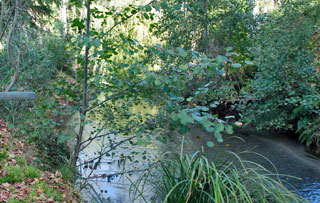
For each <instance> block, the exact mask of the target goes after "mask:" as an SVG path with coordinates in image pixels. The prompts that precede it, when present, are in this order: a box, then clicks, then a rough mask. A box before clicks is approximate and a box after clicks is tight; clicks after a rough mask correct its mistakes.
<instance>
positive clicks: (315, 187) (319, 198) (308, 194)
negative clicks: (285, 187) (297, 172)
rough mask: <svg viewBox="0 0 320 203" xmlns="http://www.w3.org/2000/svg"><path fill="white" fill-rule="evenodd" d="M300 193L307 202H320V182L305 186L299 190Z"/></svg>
mask: <svg viewBox="0 0 320 203" xmlns="http://www.w3.org/2000/svg"><path fill="white" fill-rule="evenodd" d="M298 192H299V193H300V194H301V195H302V196H303V197H304V198H306V199H307V200H309V201H310V202H313V203H319V202H320V183H319V182H310V183H306V184H303V186H302V188H301V189H298Z"/></svg>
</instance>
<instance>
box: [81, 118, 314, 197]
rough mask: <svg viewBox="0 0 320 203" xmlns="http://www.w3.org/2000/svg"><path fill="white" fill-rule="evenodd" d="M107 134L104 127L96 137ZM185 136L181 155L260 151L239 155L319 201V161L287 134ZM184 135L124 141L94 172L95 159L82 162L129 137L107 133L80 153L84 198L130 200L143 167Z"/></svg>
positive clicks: (199, 133)
mask: <svg viewBox="0 0 320 203" xmlns="http://www.w3.org/2000/svg"><path fill="white" fill-rule="evenodd" d="M96 125H98V122H93V123H91V124H88V125H87V126H86V127H85V138H84V139H87V138H88V137H89V136H90V135H91V132H92V131H94V130H95V129H96V128H95V126H96ZM108 132H109V131H108V130H107V129H104V130H103V131H101V132H100V134H107V133H108ZM183 136H184V151H185V153H193V152H195V151H201V150H204V152H205V154H206V156H207V157H208V158H209V159H210V158H212V157H213V155H214V154H215V152H216V150H217V149H218V148H219V149H220V150H228V151H233V152H236V153H240V152H243V151H251V152H255V153H259V154H261V155H262V156H264V157H265V158H262V157H261V156H259V155H257V154H254V153H243V154H242V155H241V157H242V158H243V159H246V160H251V161H255V162H257V163H259V164H261V165H263V166H264V167H266V168H267V169H268V170H270V171H272V172H278V173H279V174H286V175H289V176H295V177H297V178H290V177H288V176H281V177H282V181H283V182H284V184H285V185H286V186H287V187H289V188H290V189H291V190H295V191H296V192H297V193H299V194H300V195H302V196H303V197H304V198H305V199H307V200H308V201H310V202H313V203H318V202H320V159H319V158H318V157H315V156H313V155H311V154H309V153H308V152H307V150H306V147H305V146H303V145H301V144H300V143H298V142H297V141H296V140H293V139H291V138H289V137H288V136H284V135H275V134H270V133H268V132H263V131H259V132H258V131H255V130H251V129H249V128H246V129H241V130H237V131H236V132H235V134H234V135H233V136H225V138H224V139H225V140H224V142H223V143H220V144H219V143H217V142H216V141H215V138H214V136H213V135H211V134H209V133H207V132H205V131H204V130H201V129H199V128H193V129H191V131H190V132H188V133H186V134H184V135H183ZM183 136H182V135H180V134H175V135H174V136H172V138H171V139H170V141H168V143H167V144H163V143H161V142H158V141H155V140H154V141H153V142H152V144H149V145H147V146H133V145H131V144H129V142H128V141H126V142H123V143H122V144H121V145H119V146H118V147H117V148H116V150H112V151H110V153H107V154H106V156H102V158H101V159H100V160H99V162H100V164H99V165H98V166H97V167H96V168H95V163H96V162H97V161H98V160H97V159H96V160H94V161H92V162H91V163H88V164H83V163H85V162H87V161H88V160H91V159H92V158H94V157H97V156H99V153H100V154H101V152H102V154H105V152H108V151H109V150H110V148H111V147H112V146H114V145H115V144H116V143H120V142H122V140H125V139H127V138H128V136H122V135H115V134H110V135H108V136H105V137H103V138H101V139H100V140H96V141H93V142H92V143H91V144H90V145H88V147H87V148H86V149H84V150H83V151H82V152H81V155H80V160H79V164H80V165H81V166H80V167H79V170H80V172H81V175H82V177H83V178H84V179H85V181H84V182H82V183H83V186H85V187H84V188H83V192H84V194H85V199H86V200H87V202H110V203H111V202H112V203H127V202H131V201H132V199H131V197H130V195H129V190H130V185H131V181H133V182H134V181H136V180H137V178H138V177H139V175H141V174H142V173H143V172H144V169H147V168H148V167H150V165H151V164H152V163H153V162H154V161H155V160H156V159H157V158H158V157H160V156H161V154H163V153H166V152H168V151H171V152H177V153H178V152H179V151H180V146H181V141H182V137H183ZM208 141H213V142H215V146H214V147H213V148H209V147H207V145H206V143H207V142H208ZM271 162H272V164H271ZM275 168H276V169H275ZM145 195H146V199H150V198H151V196H152V193H150V194H145ZM135 202H143V201H142V200H136V201H135Z"/></svg>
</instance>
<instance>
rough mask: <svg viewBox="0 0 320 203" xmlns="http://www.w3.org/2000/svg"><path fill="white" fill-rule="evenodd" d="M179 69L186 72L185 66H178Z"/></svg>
mask: <svg viewBox="0 0 320 203" xmlns="http://www.w3.org/2000/svg"><path fill="white" fill-rule="evenodd" d="M179 68H180V69H181V70H188V68H187V67H186V66H184V65H180V66H179Z"/></svg>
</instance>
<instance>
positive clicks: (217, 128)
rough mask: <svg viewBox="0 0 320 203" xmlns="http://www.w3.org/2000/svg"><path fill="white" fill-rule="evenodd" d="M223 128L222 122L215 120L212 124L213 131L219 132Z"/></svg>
mask: <svg viewBox="0 0 320 203" xmlns="http://www.w3.org/2000/svg"><path fill="white" fill-rule="evenodd" d="M223 129H224V125H223V124H222V123H219V122H216V123H215V126H214V131H215V132H219V133H220V132H221V131H223Z"/></svg>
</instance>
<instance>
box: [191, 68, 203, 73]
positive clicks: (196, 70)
mask: <svg viewBox="0 0 320 203" xmlns="http://www.w3.org/2000/svg"><path fill="white" fill-rule="evenodd" d="M201 72H202V68H201V67H196V68H195V69H193V73H194V74H199V73H201Z"/></svg>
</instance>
